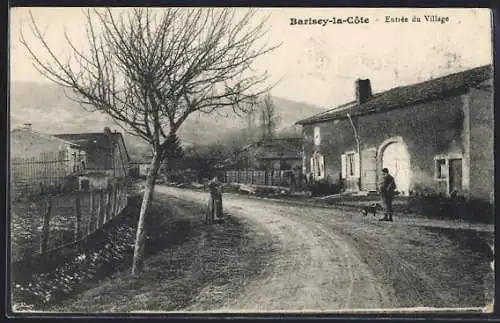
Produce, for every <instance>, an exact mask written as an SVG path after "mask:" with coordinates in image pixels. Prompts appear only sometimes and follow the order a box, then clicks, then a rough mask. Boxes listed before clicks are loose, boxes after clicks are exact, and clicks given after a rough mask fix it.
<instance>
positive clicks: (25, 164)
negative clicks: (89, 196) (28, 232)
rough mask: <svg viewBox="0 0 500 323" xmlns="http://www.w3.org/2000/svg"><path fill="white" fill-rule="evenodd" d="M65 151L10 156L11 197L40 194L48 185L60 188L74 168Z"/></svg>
mask: <svg viewBox="0 0 500 323" xmlns="http://www.w3.org/2000/svg"><path fill="white" fill-rule="evenodd" d="M74 166H75V165H74V161H73V160H71V159H69V158H67V156H66V152H64V151H61V152H57V153H56V152H48V153H47V152H46V153H42V154H40V155H39V156H37V157H32V158H12V159H11V163H10V176H11V178H10V180H11V181H10V182H11V191H10V194H11V198H13V199H17V198H19V197H22V196H24V197H29V196H33V195H37V194H41V193H42V191H43V190H44V189H47V188H48V187H51V188H55V187H58V188H60V187H61V186H64V184H65V183H66V181H67V179H68V176H69V175H71V174H72V173H73V172H74V171H75V169H74Z"/></svg>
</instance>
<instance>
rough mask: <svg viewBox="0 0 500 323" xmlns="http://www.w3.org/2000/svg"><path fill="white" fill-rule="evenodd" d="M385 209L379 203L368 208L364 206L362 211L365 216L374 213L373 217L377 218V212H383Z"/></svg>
mask: <svg viewBox="0 0 500 323" xmlns="http://www.w3.org/2000/svg"><path fill="white" fill-rule="evenodd" d="M383 210H384V208H383V207H382V205H380V204H379V203H373V204H370V205H367V206H364V207H363V209H362V210H361V213H362V214H363V216H367V215H368V213H372V215H373V216H377V211H383Z"/></svg>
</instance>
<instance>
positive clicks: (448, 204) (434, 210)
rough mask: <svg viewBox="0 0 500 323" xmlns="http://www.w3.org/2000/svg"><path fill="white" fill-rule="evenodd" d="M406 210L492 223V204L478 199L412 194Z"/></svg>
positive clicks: (445, 217) (439, 216)
mask: <svg viewBox="0 0 500 323" xmlns="http://www.w3.org/2000/svg"><path fill="white" fill-rule="evenodd" d="M407 209H408V211H413V212H416V213H420V214H423V215H426V216H429V217H434V218H442V219H462V220H466V221H470V222H481V223H493V219H494V213H493V211H494V210H493V205H492V204H491V203H489V202H488V201H483V200H480V199H467V198H465V197H463V196H451V197H448V196H444V195H442V194H437V193H434V194H430V195H426V196H424V195H418V196H417V195H414V196H412V197H410V199H409V201H408V205H407Z"/></svg>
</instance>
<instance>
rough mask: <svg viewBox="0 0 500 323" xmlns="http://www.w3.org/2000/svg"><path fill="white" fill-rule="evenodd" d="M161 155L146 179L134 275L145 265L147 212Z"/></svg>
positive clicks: (154, 160)
mask: <svg viewBox="0 0 500 323" xmlns="http://www.w3.org/2000/svg"><path fill="white" fill-rule="evenodd" d="M160 156H161V154H159V153H155V154H154V157H153V160H152V162H151V169H150V171H149V173H148V176H147V178H146V189H145V191H144V197H143V198H142V204H141V211H140V213H139V221H138V223H137V233H136V237H135V246H134V259H133V263H132V275H138V274H139V273H140V272H141V271H142V269H143V265H144V245H145V230H144V229H145V227H144V224H145V223H144V222H145V218H146V212H147V210H148V208H149V206H150V205H151V202H152V197H153V191H154V186H155V181H156V176H157V174H158V170H159V169H160V162H161V158H160Z"/></svg>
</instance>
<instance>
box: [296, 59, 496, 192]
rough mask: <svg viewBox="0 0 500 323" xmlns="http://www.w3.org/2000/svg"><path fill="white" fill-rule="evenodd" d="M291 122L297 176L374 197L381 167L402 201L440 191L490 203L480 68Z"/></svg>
mask: <svg viewBox="0 0 500 323" xmlns="http://www.w3.org/2000/svg"><path fill="white" fill-rule="evenodd" d="M355 93H356V100H354V101H352V102H349V103H347V104H344V105H341V106H338V107H335V108H333V109H331V110H328V111H325V112H324V113H321V114H318V115H315V116H312V117H310V118H306V119H304V120H301V121H299V122H297V123H298V124H300V125H302V127H303V139H304V155H303V171H304V172H305V173H306V174H309V176H310V178H311V179H312V180H313V181H328V182H330V183H339V182H341V183H342V184H343V186H344V187H345V189H346V190H347V191H353V192H355V191H376V190H377V188H378V183H379V181H380V178H379V174H380V173H381V169H382V168H384V167H387V168H388V169H389V171H390V173H391V174H392V175H393V176H394V177H395V179H396V185H397V187H398V190H399V191H400V192H401V193H402V195H412V194H429V193H443V194H446V195H451V194H455V193H456V194H460V195H464V196H470V197H475V198H480V199H485V200H492V197H493V187H494V185H493V184H494V179H493V175H494V167H493V139H492V138H493V131H494V130H493V129H494V127H493V101H492V97H493V92H492V67H491V66H482V67H478V68H474V69H470V70H467V71H463V72H460V73H455V74H451V75H448V76H444V77H440V78H436V79H432V80H429V81H426V82H422V83H418V84H413V85H409V86H402V87H397V88H394V89H391V90H388V91H385V92H382V93H378V94H372V92H371V83H370V80H357V81H356V84H355Z"/></svg>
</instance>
